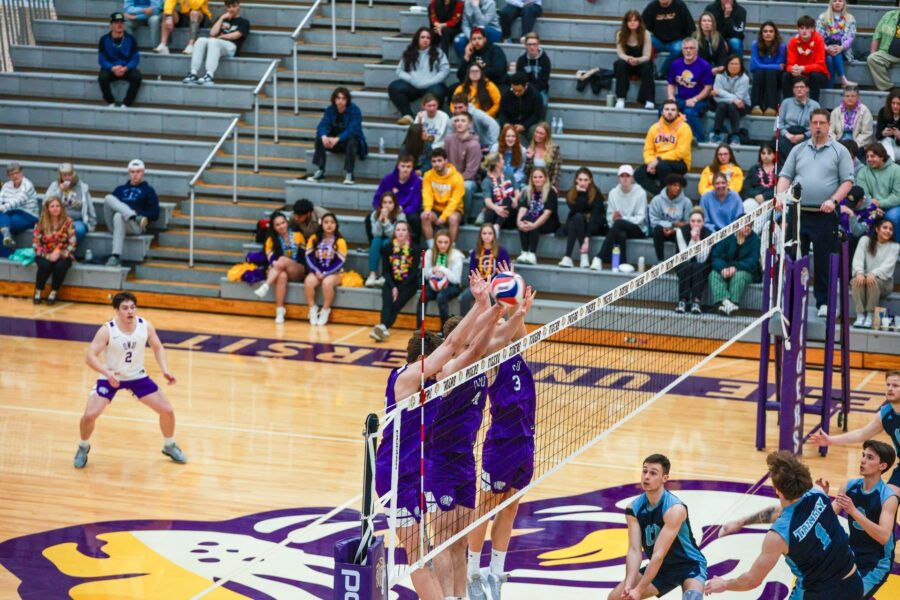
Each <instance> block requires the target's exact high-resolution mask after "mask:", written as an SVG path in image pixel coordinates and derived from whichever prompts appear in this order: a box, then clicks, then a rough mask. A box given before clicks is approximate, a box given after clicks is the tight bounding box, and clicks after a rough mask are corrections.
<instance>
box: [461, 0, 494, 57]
mask: <svg viewBox="0 0 900 600" xmlns="http://www.w3.org/2000/svg"><path fill="white" fill-rule="evenodd" d="M475 29H480V30H481V31H482V32H484V35H485V37H487V39H488V41H489V42H490V43H491V44H496V43H497V42H499V41H500V39H501V38H500V17H499V16H498V15H497V3H496V2H494V0H465V6H464V7H463V16H462V33H460V34H459V35H458V36H456V39H455V40H454V41H453V45H454V48H455V49H456V55H457V56H463V53H464V52H465V50H466V45H467V44H468V43H469V40H470V39H471V38H472V32H473V31H474V30H475Z"/></svg>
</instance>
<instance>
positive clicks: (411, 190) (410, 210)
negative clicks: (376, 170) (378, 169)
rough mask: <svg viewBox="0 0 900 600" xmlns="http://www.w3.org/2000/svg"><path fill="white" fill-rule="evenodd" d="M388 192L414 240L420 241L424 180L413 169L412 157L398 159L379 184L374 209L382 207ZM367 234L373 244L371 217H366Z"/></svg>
mask: <svg viewBox="0 0 900 600" xmlns="http://www.w3.org/2000/svg"><path fill="white" fill-rule="evenodd" d="M429 162H430V157H429ZM429 166H430V165H429ZM386 192H391V193H393V194H394V198H395V199H396V200H397V204H398V205H399V206H400V210H402V211H403V214H404V215H405V220H406V222H407V223H409V224H410V228H411V231H410V234H411V235H412V238H413V240H419V238H420V237H421V235H422V226H421V222H420V220H419V213H421V212H422V178H421V177H420V176H419V175H418V174H417V173H416V172H415V170H414V169H413V157H412V156H409V155H404V154H401V155H400V156H399V157H398V158H397V165H396V166H395V167H394V170H393V171H391V172H390V173H388V174H387V175H385V176H384V177H383V178H382V179H381V181H380V182H379V183H378V189H376V190H375V196H374V197H373V198H372V208H374V209H375V210H376V211H377V210H378V207H379V206H380V205H381V197H382V196H383V195H384V194H385V193H386ZM366 233H367V235H368V237H369V242H371V241H372V220H371V215H366Z"/></svg>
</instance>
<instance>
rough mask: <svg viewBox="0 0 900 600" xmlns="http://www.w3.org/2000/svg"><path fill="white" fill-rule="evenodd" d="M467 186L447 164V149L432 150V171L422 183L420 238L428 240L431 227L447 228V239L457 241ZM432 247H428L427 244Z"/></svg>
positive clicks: (448, 162) (426, 174) (453, 168)
mask: <svg viewBox="0 0 900 600" xmlns="http://www.w3.org/2000/svg"><path fill="white" fill-rule="evenodd" d="M465 195H466V185H465V181H464V180H463V177H462V175H461V174H460V173H459V171H457V170H456V168H455V167H454V166H453V165H452V164H450V161H449V160H448V158H447V150H446V149H444V148H435V149H434V150H432V151H431V170H430V171H428V172H427V173H425V178H424V179H423V180H422V235H423V236H424V237H425V239H426V240H427V241H430V240H431V238H432V237H433V235H434V227H435V226H437V228H438V229H443V228H444V227H448V228H449V229H450V237H451V238H453V241H454V242H456V238H457V237H458V236H459V224H460V221H462V217H463V213H464V211H465V206H464V204H463V197H464V196H465ZM429 247H431V244H429Z"/></svg>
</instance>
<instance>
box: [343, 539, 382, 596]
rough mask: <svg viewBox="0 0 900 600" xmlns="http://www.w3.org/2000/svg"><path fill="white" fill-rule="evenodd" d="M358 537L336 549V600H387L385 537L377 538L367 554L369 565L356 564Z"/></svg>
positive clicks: (344, 541) (345, 541) (345, 540)
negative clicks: (354, 559) (354, 558)
mask: <svg viewBox="0 0 900 600" xmlns="http://www.w3.org/2000/svg"><path fill="white" fill-rule="evenodd" d="M357 546H359V536H354V537H351V538H346V539H343V540H341V541H339V542H337V543H336V544H335V545H334V595H333V596H332V598H334V599H335V600H387V569H386V566H385V560H384V537H383V536H377V537H376V538H375V540H374V541H373V542H372V545H371V546H369V549H368V551H367V552H366V564H365V565H357V564H353V562H352V561H353V557H354V556H356V548H357Z"/></svg>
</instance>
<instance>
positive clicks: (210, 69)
mask: <svg viewBox="0 0 900 600" xmlns="http://www.w3.org/2000/svg"><path fill="white" fill-rule="evenodd" d="M248 35H250V21H248V20H247V19H245V18H243V17H242V16H241V3H240V0H225V12H224V13H222V16H220V17H219V18H218V19H216V22H215V23H213V26H212V28H211V29H210V30H209V37H205V38H201V39H200V40H199V41H198V42H197V47H196V49H195V50H194V51H193V56H192V57H191V72H190V73H188V75H187V77H185V78H184V79H182V80H181V83H199V84H201V85H212V84H213V83H215V76H216V70H217V69H218V68H219V61H220V60H221V59H222V58H223V57H228V58H233V57H235V56H237V54H238V52H240V50H241V46H242V45H243V43H244V42H245V41H246V40H247V36H248ZM186 50H187V49H185V51H186ZM204 61H205V63H206V64H205V66H206V74H205V75H203V77H202V78H198V75H199V74H200V67H202V66H204Z"/></svg>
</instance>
